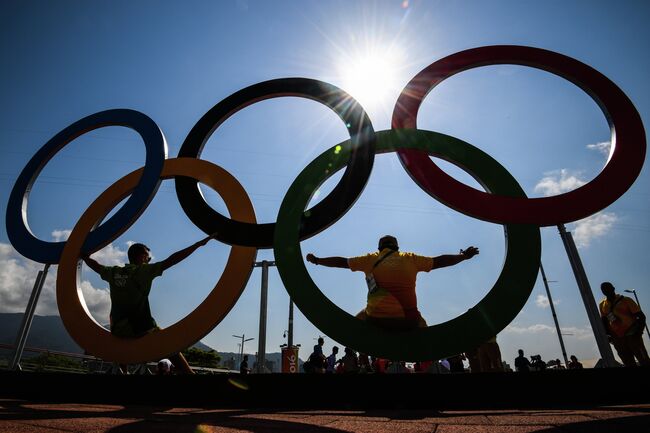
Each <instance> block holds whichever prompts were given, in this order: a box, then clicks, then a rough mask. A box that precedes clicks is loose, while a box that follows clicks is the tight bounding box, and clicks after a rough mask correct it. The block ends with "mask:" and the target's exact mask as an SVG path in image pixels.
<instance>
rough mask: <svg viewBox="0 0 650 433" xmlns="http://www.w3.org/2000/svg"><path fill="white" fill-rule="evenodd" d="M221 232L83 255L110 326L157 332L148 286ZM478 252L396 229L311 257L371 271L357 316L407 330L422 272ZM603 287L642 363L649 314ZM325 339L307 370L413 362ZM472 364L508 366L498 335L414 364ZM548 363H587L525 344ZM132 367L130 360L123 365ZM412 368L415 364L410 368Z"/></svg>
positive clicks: (616, 336) (608, 328) (163, 364)
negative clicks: (418, 242)
mask: <svg viewBox="0 0 650 433" xmlns="http://www.w3.org/2000/svg"><path fill="white" fill-rule="evenodd" d="M215 235H216V234H213V235H211V236H207V237H205V238H204V239H201V240H200V241H198V242H196V243H194V244H192V245H190V246H188V247H186V248H184V249H182V250H180V251H177V252H175V253H174V254H172V255H170V256H169V257H168V258H167V259H165V260H163V261H160V262H157V263H150V260H151V254H150V250H149V247H147V246H146V245H144V244H140V243H137V244H133V245H131V246H130V247H129V250H128V257H129V263H128V264H126V265H124V266H104V265H102V264H100V263H98V262H97V261H95V260H94V259H92V258H90V257H89V256H84V257H82V258H83V260H84V262H85V263H86V265H88V266H89V267H90V268H91V269H92V270H93V271H95V272H97V273H98V274H99V276H100V277H101V278H102V279H103V280H105V281H107V282H108V283H109V288H110V297H111V311H110V330H111V333H113V334H114V335H116V336H118V337H121V338H138V337H141V336H144V335H146V334H148V333H152V332H158V331H159V330H160V328H159V327H158V325H157V323H156V321H155V320H154V318H153V316H152V314H151V310H150V306H149V294H150V291H151V286H152V282H153V280H154V279H155V278H157V277H159V276H160V275H162V273H163V272H164V271H165V270H167V269H169V268H170V267H172V266H174V265H176V264H178V263H179V262H181V261H182V260H185V259H186V258H187V257H189V256H190V255H191V254H192V253H193V252H194V251H196V250H197V249H198V248H200V247H202V246H204V245H206V244H207V243H208V242H209V241H210V239H213V238H214V237H215ZM478 254H479V250H478V248H476V247H474V246H469V247H467V248H466V249H464V250H463V249H461V250H460V252H459V253H458V254H444V255H439V256H435V257H429V256H421V255H417V254H414V253H410V252H402V251H400V250H399V244H398V242H397V238H395V237H394V236H391V235H386V236H383V237H382V238H380V239H379V242H378V247H377V251H375V252H371V253H368V254H365V255H362V256H358V257H351V258H346V257H338V256H334V257H317V256H315V255H314V254H312V253H309V254H307V256H306V260H307V261H308V262H310V263H313V264H314V265H322V266H328V267H336V268H343V269H349V270H351V271H360V272H363V273H364V274H365V277H366V282H367V285H368V295H367V302H366V306H365V308H364V309H362V310H361V311H360V312H359V313H358V314H357V315H356V317H357V318H358V319H360V320H364V321H367V322H369V323H372V324H374V325H376V326H378V327H380V328H383V329H386V330H391V331H395V330H397V331H401V330H409V329H414V328H419V327H426V326H427V323H426V321H425V320H424V318H423V317H422V315H421V314H420V311H419V310H418V306H417V298H416V291H415V282H416V276H417V274H418V273H419V272H429V271H431V270H434V269H438V268H443V267H447V266H454V265H457V264H459V263H461V262H463V261H465V260H470V259H472V258H473V257H475V256H476V255H478ZM601 290H602V292H603V294H604V295H605V298H604V299H603V300H602V301H601V302H600V304H599V311H600V316H601V318H602V323H603V327H604V329H605V332H606V333H607V335H608V337H609V341H610V343H611V344H612V345H613V346H614V348H615V349H616V351H617V353H618V355H619V357H620V359H621V361H622V363H623V365H624V366H626V367H633V366H636V365H637V362H638V364H640V365H643V366H647V365H650V358H649V357H648V353H647V351H646V349H645V346H644V343H643V340H642V335H643V331H644V328H647V326H646V317H645V315H644V314H643V312H642V311H641V309H640V307H639V306H638V305H637V303H636V302H634V300H632V299H631V298H629V297H627V296H623V295H620V294H617V293H616V290H615V288H614V286H613V284H612V283H610V282H604V283H602V284H601ZM323 344H324V340H323V339H322V338H320V339H319V340H318V344H317V345H316V346H315V347H314V351H313V353H312V354H311V355H310V357H309V359H308V361H307V362H306V363H305V364H306V366H305V371H308V372H314V373H361V372H378V373H382V372H388V371H395V372H399V371H406V370H408V369H407V367H406V364H405V363H404V362H395V361H393V362H391V361H388V360H382V359H378V358H374V357H369V356H368V355H365V354H357V352H356V351H354V350H353V349H352V348H349V347H346V348H345V349H344V355H343V357H341V359H337V355H338V351H339V348H338V347H336V346H334V347H333V348H332V353H331V354H330V355H329V356H325V355H324V354H323V350H322V346H323ZM465 360H466V361H467V362H468V364H469V370H470V371H472V372H492V371H504V370H505V367H504V364H505V363H504V362H503V360H502V357H501V351H500V349H499V345H498V344H497V341H496V336H494V337H492V338H490V339H489V340H488V341H486V342H484V343H483V344H481V345H479V346H478V347H476V348H472V349H471V350H468V351H466V352H464V353H460V354H457V355H454V356H452V357H449V358H447V359H444V360H436V361H427V362H418V363H415V364H414V365H413V366H412V367H411V368H412V369H413V370H414V371H418V372H419V371H433V370H435V371H440V370H441V369H442V370H446V371H450V372H464V371H465V368H464V365H463V361H465ZM548 365H553V366H556V368H569V369H579V368H582V364H581V363H580V362H578V360H577V358H576V357H575V356H571V362H569V363H567V365H566V366H562V363H561V362H560V361H559V360H555V361H552V362H549V363H545V362H544V361H542V359H541V356H539V355H533V356H532V357H531V359H530V360H528V359H527V358H526V357H525V356H524V352H523V350H519V356H518V357H517V358H516V359H515V369H516V370H517V371H522V372H523V371H531V370H544V369H546V368H547V366H548ZM121 368H122V369H123V370H124V371H126V366H121ZM250 371H251V369H250V368H249V366H248V363H247V358H244V360H243V361H242V363H241V365H240V372H241V373H242V374H248V373H250ZM409 371H410V370H409ZM170 372H174V373H177V374H178V373H183V374H192V373H193V370H192V368H191V367H190V366H189V364H188V363H187V361H186V360H185V358H184V357H183V355H182V354H181V353H173V354H169V356H168V357H167V358H165V359H163V360H161V361H160V362H159V364H158V374H161V375H165V374H169V373H170Z"/></svg>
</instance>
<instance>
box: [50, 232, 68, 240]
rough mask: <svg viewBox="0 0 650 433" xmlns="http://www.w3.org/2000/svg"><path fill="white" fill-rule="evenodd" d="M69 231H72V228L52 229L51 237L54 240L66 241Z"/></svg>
mask: <svg viewBox="0 0 650 433" xmlns="http://www.w3.org/2000/svg"><path fill="white" fill-rule="evenodd" d="M70 233H72V230H54V231H53V232H52V239H54V241H55V242H61V241H67V240H68V238H69V237H70Z"/></svg>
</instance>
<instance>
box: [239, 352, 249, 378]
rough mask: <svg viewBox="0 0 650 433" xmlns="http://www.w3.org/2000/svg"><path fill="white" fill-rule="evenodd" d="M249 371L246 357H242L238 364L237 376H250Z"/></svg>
mask: <svg viewBox="0 0 650 433" xmlns="http://www.w3.org/2000/svg"><path fill="white" fill-rule="evenodd" d="M250 372H251V369H250V368H249V367H248V355H244V359H243V360H242V362H241V363H240V364H239V374H250Z"/></svg>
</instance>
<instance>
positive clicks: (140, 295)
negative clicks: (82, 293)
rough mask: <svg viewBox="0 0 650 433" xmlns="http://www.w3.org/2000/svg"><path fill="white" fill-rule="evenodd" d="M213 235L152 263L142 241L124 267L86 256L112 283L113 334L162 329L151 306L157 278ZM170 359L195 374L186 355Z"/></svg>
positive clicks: (127, 335) (130, 334)
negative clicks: (154, 281)
mask: <svg viewBox="0 0 650 433" xmlns="http://www.w3.org/2000/svg"><path fill="white" fill-rule="evenodd" d="M214 236H215V235H214V234H213V235H211V236H207V237H206V238H204V239H201V240H200V241H198V242H196V243H194V244H192V245H190V246H189V247H187V248H184V249H182V250H180V251H177V252H175V253H174V254H172V255H171V256H169V257H168V258H166V259H165V260H163V261H161V262H156V263H149V261H150V260H151V255H150V249H149V247H147V246H146V245H144V244H140V243H137V244H133V245H131V246H130V247H129V250H128V252H127V254H128V257H129V263H128V264H126V265H124V266H103V265H101V264H99V263H98V262H97V261H96V260H94V259H92V258H90V256H85V257H83V261H84V262H85V263H86V265H88V267H90V269H92V270H93V271H95V272H97V273H98V274H99V276H100V277H101V279H102V280H104V281H107V282H108V284H109V289H110V296H111V312H110V328H111V333H112V334H113V335H115V336H117V337H122V338H138V337H141V336H143V335H146V334H148V333H150V332H155V331H157V330H159V329H160V328H159V327H158V325H157V324H156V321H155V320H154V318H153V316H152V315H151V308H150V307H149V293H150V291H151V284H152V282H153V280H154V278H156V277H158V276H160V275H162V273H163V272H164V271H165V270H167V269H169V268H171V267H172V266H174V265H176V264H178V263H180V262H181V261H183V260H184V259H186V258H187V257H189V256H190V254H192V253H193V252H194V251H196V250H197V249H198V248H200V247H202V246H204V245H205V244H207V243H208V241H209V240H210V239H212V238H213V237H214ZM169 359H170V360H171V362H172V364H174V367H175V368H176V371H180V372H182V373H187V374H192V373H193V371H192V369H191V368H190V366H189V364H188V363H187V361H186V360H185V357H184V356H183V354H181V353H177V354H175V355H171V356H169Z"/></svg>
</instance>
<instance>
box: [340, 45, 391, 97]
mask: <svg viewBox="0 0 650 433" xmlns="http://www.w3.org/2000/svg"><path fill="white" fill-rule="evenodd" d="M401 61H402V59H401V56H400V55H399V53H397V52H396V51H395V50H394V49H393V50H390V49H387V50H382V49H375V50H372V52H369V53H365V54H362V55H360V56H350V57H348V58H347V59H346V60H345V61H344V62H341V64H340V65H339V73H340V76H341V79H342V88H343V90H345V91H347V92H348V93H349V94H350V95H351V96H352V97H353V98H355V99H356V100H357V101H359V103H360V104H361V105H362V106H364V107H365V108H376V107H377V106H379V105H392V104H393V103H394V101H392V102H391V101H388V98H389V97H392V96H394V95H395V94H396V91H398V90H399V89H398V88H399V82H398V79H399V77H398V71H399V68H400V66H401Z"/></svg>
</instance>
